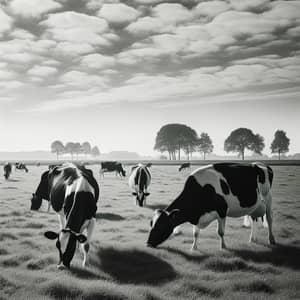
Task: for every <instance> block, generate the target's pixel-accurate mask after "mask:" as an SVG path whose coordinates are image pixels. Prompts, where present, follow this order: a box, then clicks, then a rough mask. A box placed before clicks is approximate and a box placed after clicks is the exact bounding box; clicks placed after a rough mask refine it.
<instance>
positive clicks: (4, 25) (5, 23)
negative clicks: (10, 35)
mask: <svg viewBox="0 0 300 300" xmlns="http://www.w3.org/2000/svg"><path fill="white" fill-rule="evenodd" d="M12 23H13V19H12V18H11V17H10V16H8V15H7V14H6V13H5V12H4V11H3V10H2V8H1V7H0V24H1V26H0V37H1V36H2V34H3V33H5V32H6V31H8V30H10V29H11V26H12Z"/></svg>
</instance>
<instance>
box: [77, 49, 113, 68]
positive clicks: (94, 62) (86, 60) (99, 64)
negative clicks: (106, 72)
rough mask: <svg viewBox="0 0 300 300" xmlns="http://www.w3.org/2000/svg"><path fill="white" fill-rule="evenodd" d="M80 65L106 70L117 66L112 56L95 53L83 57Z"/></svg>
mask: <svg viewBox="0 0 300 300" xmlns="http://www.w3.org/2000/svg"><path fill="white" fill-rule="evenodd" d="M80 64H81V66H82V67H87V68H91V69H104V68H110V67H112V66H113V65H114V64H115V59H114V57H111V56H106V55H102V54H99V53H94V54H89V55H86V56H84V57H82V59H81V62H80Z"/></svg>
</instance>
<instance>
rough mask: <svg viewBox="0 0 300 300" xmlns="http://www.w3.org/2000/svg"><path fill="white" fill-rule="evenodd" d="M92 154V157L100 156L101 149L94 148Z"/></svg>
mask: <svg viewBox="0 0 300 300" xmlns="http://www.w3.org/2000/svg"><path fill="white" fill-rule="evenodd" d="M91 154H92V156H94V157H97V156H99V155H100V151H99V148H98V147H97V146H94V147H93V148H92V150H91Z"/></svg>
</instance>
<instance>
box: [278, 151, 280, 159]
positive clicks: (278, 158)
mask: <svg viewBox="0 0 300 300" xmlns="http://www.w3.org/2000/svg"><path fill="white" fill-rule="evenodd" d="M278 160H280V150H279V151H278Z"/></svg>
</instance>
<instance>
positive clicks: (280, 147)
mask: <svg viewBox="0 0 300 300" xmlns="http://www.w3.org/2000/svg"><path fill="white" fill-rule="evenodd" d="M289 146H290V139H289V138H288V137H287V136H286V132H285V131H283V130H277V131H276V132H275V134H274V140H273V142H272V144H271V147H270V148H271V151H272V153H278V159H280V155H281V154H282V153H286V152H289Z"/></svg>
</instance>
